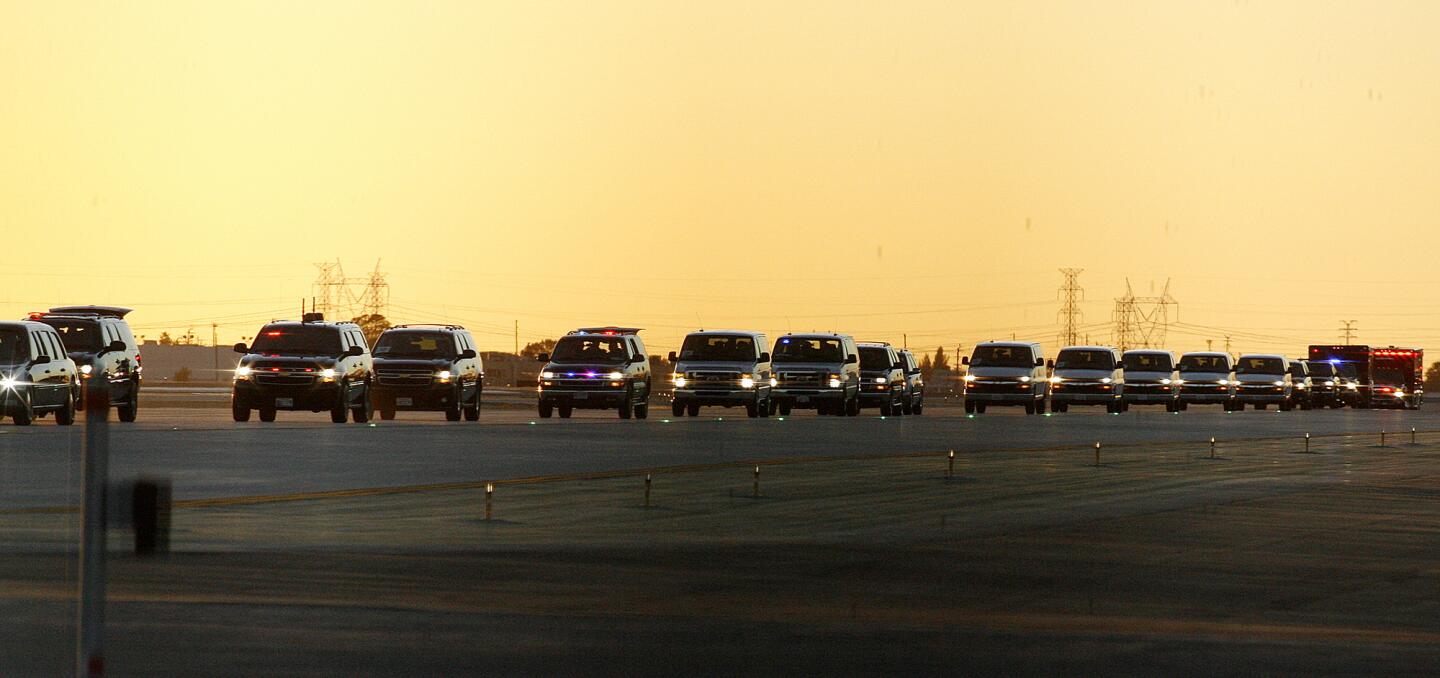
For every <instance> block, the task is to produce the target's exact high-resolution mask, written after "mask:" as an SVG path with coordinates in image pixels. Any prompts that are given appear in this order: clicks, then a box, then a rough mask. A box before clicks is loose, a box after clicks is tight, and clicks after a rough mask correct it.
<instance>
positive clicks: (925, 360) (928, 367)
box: [920, 355, 935, 377]
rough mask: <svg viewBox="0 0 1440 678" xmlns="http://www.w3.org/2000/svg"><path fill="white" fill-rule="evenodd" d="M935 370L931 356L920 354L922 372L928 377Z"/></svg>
mask: <svg viewBox="0 0 1440 678" xmlns="http://www.w3.org/2000/svg"><path fill="white" fill-rule="evenodd" d="M934 370H935V365H934V364H933V363H931V362H930V356H928V355H923V356H920V373H921V374H923V375H925V376H927V377H928V376H930V373H931V372H932V371H934Z"/></svg>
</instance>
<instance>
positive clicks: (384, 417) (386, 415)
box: [380, 410, 395, 421]
mask: <svg viewBox="0 0 1440 678" xmlns="http://www.w3.org/2000/svg"><path fill="white" fill-rule="evenodd" d="M394 420H395V410H380V421H394Z"/></svg>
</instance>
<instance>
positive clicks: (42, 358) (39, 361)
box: [30, 353, 50, 365]
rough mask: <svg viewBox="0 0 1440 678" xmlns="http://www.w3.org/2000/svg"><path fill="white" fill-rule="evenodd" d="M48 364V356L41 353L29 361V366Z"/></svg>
mask: <svg viewBox="0 0 1440 678" xmlns="http://www.w3.org/2000/svg"><path fill="white" fill-rule="evenodd" d="M49 362H50V356H48V355H45V354H44V353H41V354H40V355H37V356H35V358H34V359H33V360H31V361H30V364H31V365H45V364H48V363H49Z"/></svg>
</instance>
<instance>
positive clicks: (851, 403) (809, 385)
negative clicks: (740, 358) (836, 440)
mask: <svg viewBox="0 0 1440 678" xmlns="http://www.w3.org/2000/svg"><path fill="white" fill-rule="evenodd" d="M770 359H771V361H772V364H773V366H774V369H775V389H774V391H773V392H772V393H773V397H774V398H775V406H776V410H777V411H778V412H779V413H780V414H781V415H789V414H790V412H791V411H792V410H795V409H811V408H813V409H814V410H815V412H816V414H821V415H826V414H828V415H834V416H849V417H853V416H855V415H857V414H860V348H859V346H857V345H856V343H855V339H854V338H853V337H851V336H850V335H848V334H835V333H831V332H824V333H821V332H814V333H806V334H786V335H784V336H781V337H780V338H779V339H776V340H775V348H774V350H772V351H771V352H770Z"/></svg>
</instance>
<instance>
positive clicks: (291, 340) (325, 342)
mask: <svg viewBox="0 0 1440 678" xmlns="http://www.w3.org/2000/svg"><path fill="white" fill-rule="evenodd" d="M251 350H252V351H255V352H256V353H273V354H290V355H329V356H334V355H340V332H339V331H338V330H336V329H335V328H334V327H326V326H303V325H302V326H298V327H297V326H288V327H287V326H273V325H266V326H265V327H264V328H263V329H261V330H260V335H259V336H257V337H255V345H254V346H252V347H251Z"/></svg>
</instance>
